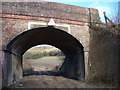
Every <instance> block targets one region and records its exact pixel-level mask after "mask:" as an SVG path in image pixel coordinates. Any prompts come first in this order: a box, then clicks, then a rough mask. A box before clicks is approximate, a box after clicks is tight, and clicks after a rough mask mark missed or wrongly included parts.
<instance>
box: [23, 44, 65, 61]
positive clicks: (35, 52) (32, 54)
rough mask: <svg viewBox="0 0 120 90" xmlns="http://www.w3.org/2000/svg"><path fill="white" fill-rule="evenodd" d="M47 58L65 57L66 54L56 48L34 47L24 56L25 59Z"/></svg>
mask: <svg viewBox="0 0 120 90" xmlns="http://www.w3.org/2000/svg"><path fill="white" fill-rule="evenodd" d="M45 56H64V54H63V53H62V52H61V51H60V50H59V49H57V48H55V47H48V46H47V47H33V48H31V49H30V50H28V51H27V52H26V53H25V54H24V59H38V58H42V57H45Z"/></svg>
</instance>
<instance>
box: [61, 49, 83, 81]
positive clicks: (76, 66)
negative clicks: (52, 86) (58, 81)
mask: <svg viewBox="0 0 120 90" xmlns="http://www.w3.org/2000/svg"><path fill="white" fill-rule="evenodd" d="M84 65H85V62H84V51H82V50H80V52H78V53H76V54H73V55H68V56H67V57H66V58H65V61H64V64H63V66H62V67H61V68H60V71H61V72H62V73H65V74H66V75H65V76H66V77H68V78H73V79H78V80H83V79H84V78H85V66H84Z"/></svg>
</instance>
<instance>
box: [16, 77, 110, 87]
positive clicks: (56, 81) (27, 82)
mask: <svg viewBox="0 0 120 90" xmlns="http://www.w3.org/2000/svg"><path fill="white" fill-rule="evenodd" d="M16 86H17V87H19V88H106V87H107V88H110V87H109V86H105V85H101V84H99V85H94V84H87V83H84V82H81V81H77V80H73V79H68V78H64V77H61V76H46V75H43V76H40V75H39V76H35V75H33V76H26V77H24V78H23V79H22V80H21V81H20V82H19V83H17V84H16Z"/></svg>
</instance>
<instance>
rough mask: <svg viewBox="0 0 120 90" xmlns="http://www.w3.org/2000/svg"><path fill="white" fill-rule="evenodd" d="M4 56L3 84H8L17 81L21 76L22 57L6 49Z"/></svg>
mask: <svg viewBox="0 0 120 90" xmlns="http://www.w3.org/2000/svg"><path fill="white" fill-rule="evenodd" d="M4 58H5V60H4V62H3V71H4V73H3V75H4V77H3V78H4V81H3V85H7V86H9V85H11V84H13V83H15V82H17V81H19V80H20V79H22V77H23V71H22V57H21V56H19V55H17V54H15V53H13V52H10V51H8V50H4Z"/></svg>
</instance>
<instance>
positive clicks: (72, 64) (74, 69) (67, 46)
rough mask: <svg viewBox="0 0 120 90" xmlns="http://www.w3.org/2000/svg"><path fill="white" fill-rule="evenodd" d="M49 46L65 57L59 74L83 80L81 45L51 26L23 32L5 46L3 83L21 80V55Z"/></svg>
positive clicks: (83, 66) (82, 52) (83, 65)
mask: <svg viewBox="0 0 120 90" xmlns="http://www.w3.org/2000/svg"><path fill="white" fill-rule="evenodd" d="M40 44H49V45H52V46H55V47H57V48H59V49H60V50H61V51H62V52H63V53H64V54H65V56H66V58H65V61H64V63H63V65H62V67H61V69H60V70H61V72H63V73H65V74H66V75H67V77H69V78H74V79H78V78H79V79H84V78H85V63H84V51H83V49H84V48H83V46H82V44H81V43H80V42H79V41H78V40H77V39H76V38H74V37H73V36H72V35H70V34H69V33H67V32H65V31H63V30H60V29H57V28H54V27H52V26H48V27H42V28H35V29H31V30H28V31H26V32H23V33H22V34H20V35H18V36H17V37H15V38H14V39H13V40H12V41H10V42H9V44H8V45H7V50H6V52H5V54H6V56H7V58H6V61H7V71H6V72H5V77H4V79H5V80H6V81H5V82H4V83H5V84H6V85H10V84H12V82H13V81H14V80H16V81H18V80H20V79H22V75H23V74H22V73H23V71H22V55H23V54H24V53H25V52H26V51H27V50H28V49H29V48H31V47H33V46H35V45H40Z"/></svg>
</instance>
